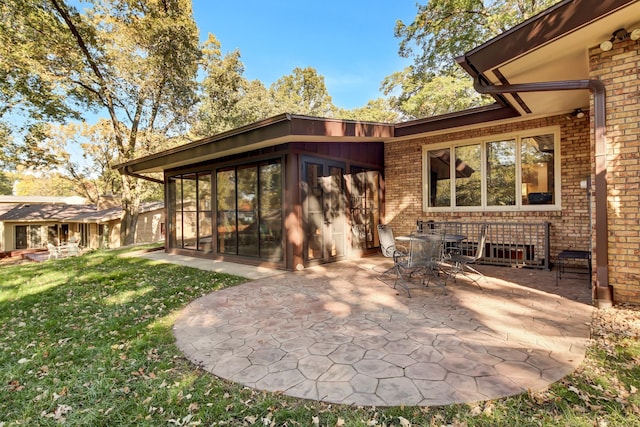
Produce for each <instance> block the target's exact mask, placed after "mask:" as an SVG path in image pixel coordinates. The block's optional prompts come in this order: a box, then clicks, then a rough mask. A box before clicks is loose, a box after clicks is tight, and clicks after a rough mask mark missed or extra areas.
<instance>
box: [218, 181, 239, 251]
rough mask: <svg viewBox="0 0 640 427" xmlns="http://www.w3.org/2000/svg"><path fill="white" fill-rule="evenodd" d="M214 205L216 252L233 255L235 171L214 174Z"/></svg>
mask: <svg viewBox="0 0 640 427" xmlns="http://www.w3.org/2000/svg"><path fill="white" fill-rule="evenodd" d="M216 188H217V195H216V203H217V206H218V218H217V220H218V252H220V253H223V254H235V253H236V251H237V248H236V246H237V240H236V237H237V233H236V230H237V219H236V171H235V169H231V170H223V171H218V173H217V174H216Z"/></svg>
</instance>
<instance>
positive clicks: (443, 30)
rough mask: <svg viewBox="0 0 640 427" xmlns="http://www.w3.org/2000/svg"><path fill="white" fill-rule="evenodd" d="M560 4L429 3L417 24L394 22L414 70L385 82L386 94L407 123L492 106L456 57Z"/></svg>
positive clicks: (505, 0) (547, 0)
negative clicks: (460, 65)
mask: <svg viewBox="0 0 640 427" xmlns="http://www.w3.org/2000/svg"><path fill="white" fill-rule="evenodd" d="M557 2H558V0H530V1H522V0H494V1H490V2H484V1H480V0H429V2H428V3H426V4H424V5H418V13H417V14H416V16H415V18H414V20H413V22H411V23H409V24H405V23H404V22H402V21H398V22H397V23H396V30H395V33H396V37H398V38H399V39H400V40H401V41H400V49H399V53H400V55H401V56H402V57H405V58H412V59H413V61H414V63H413V65H412V66H410V67H408V68H407V69H405V70H403V71H402V72H399V73H394V74H393V75H391V76H389V77H387V78H386V79H385V81H384V82H383V85H382V87H383V90H384V93H385V94H387V95H392V96H393V97H392V100H393V101H394V102H395V107H396V108H398V109H399V110H400V111H401V112H403V113H404V114H405V115H406V116H407V117H408V118H416V117H424V116H425V115H432V114H443V113H447V112H451V111H457V110H460V109H465V108H470V107H474V106H478V105H482V104H485V103H487V102H490V98H482V97H479V96H477V95H474V94H473V92H472V91H473V89H472V84H471V82H470V79H469V77H468V76H466V75H465V73H464V72H462V71H461V70H460V69H459V67H458V66H457V64H456V63H455V58H456V57H457V56H460V55H462V54H463V53H465V52H467V51H469V50H471V49H473V48H474V47H476V46H478V45H480V44H482V43H483V42H485V41H487V40H489V39H490V38H492V37H495V36H497V35H498V34H500V33H502V32H504V31H506V30H507V29H509V28H511V27H513V26H514V25H517V24H519V23H520V22H522V21H524V20H526V19H528V18H529V17H531V16H533V15H535V14H536V13H538V12H540V11H542V10H544V9H546V8H548V7H549V6H551V5H552V4H554V3H557Z"/></svg>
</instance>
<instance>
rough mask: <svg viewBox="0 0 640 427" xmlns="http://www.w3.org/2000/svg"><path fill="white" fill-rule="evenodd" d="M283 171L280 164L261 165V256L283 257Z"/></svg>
mask: <svg viewBox="0 0 640 427" xmlns="http://www.w3.org/2000/svg"><path fill="white" fill-rule="evenodd" d="M281 183H282V171H281V168H280V163H276V162H272V163H263V164H261V165H260V213H259V216H260V256H261V257H262V258H266V259H273V260H280V259H281V257H282V250H281V244H280V242H281V241H282V184H281Z"/></svg>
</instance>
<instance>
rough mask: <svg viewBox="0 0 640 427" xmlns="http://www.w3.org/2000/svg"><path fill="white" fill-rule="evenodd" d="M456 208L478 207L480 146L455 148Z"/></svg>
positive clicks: (480, 162)
mask: <svg viewBox="0 0 640 427" xmlns="http://www.w3.org/2000/svg"><path fill="white" fill-rule="evenodd" d="M455 155H456V160H455V174H456V176H455V188H456V206H480V205H481V203H482V191H481V190H482V182H481V181H482V177H481V166H482V160H481V158H482V157H481V154H480V144H474V145H465V146H462V147H456V148H455Z"/></svg>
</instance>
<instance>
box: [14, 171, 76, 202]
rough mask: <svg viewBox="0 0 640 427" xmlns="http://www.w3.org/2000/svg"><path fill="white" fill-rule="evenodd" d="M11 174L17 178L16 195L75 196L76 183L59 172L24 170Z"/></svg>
mask: <svg viewBox="0 0 640 427" xmlns="http://www.w3.org/2000/svg"><path fill="white" fill-rule="evenodd" d="M18 170H19V171H20V173H14V174H11V175H13V176H14V179H15V183H16V184H15V190H16V196H56V197H69V196H75V195H77V194H78V193H77V192H76V188H75V187H76V186H75V183H73V182H72V181H71V180H69V178H68V177H66V176H64V175H62V174H61V173H59V172H47V173H39V172H37V173H33V172H25V171H22V170H21V168H18Z"/></svg>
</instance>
